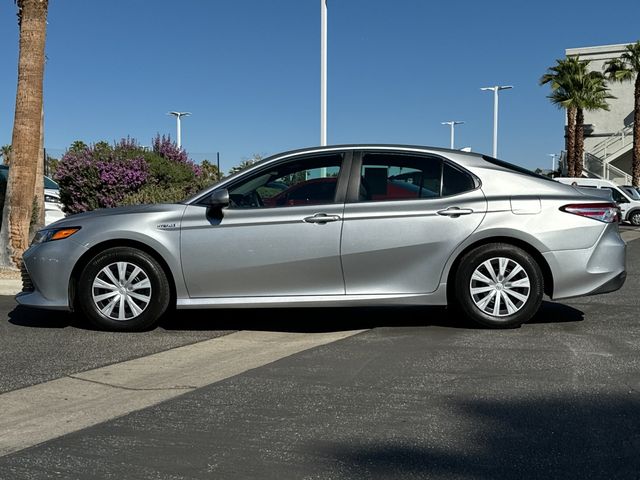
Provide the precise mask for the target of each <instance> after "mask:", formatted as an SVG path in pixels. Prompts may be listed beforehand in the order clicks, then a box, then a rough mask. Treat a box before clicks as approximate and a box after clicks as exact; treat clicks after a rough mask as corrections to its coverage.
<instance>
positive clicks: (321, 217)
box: [303, 213, 340, 224]
mask: <svg viewBox="0 0 640 480" xmlns="http://www.w3.org/2000/svg"><path fill="white" fill-rule="evenodd" d="M303 220H304V222H306V223H320V224H322V223H327V222H337V221H338V220H340V216H339V215H327V214H326V213H316V214H315V215H312V216H311V217H305V218H304V219H303Z"/></svg>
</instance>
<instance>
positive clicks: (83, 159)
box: [54, 135, 208, 213]
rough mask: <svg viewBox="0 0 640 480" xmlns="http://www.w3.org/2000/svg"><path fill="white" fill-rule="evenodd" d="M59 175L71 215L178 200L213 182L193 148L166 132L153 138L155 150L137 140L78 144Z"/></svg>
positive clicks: (63, 161)
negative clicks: (192, 156) (191, 153)
mask: <svg viewBox="0 0 640 480" xmlns="http://www.w3.org/2000/svg"><path fill="white" fill-rule="evenodd" d="M54 179H55V180H56V181H57V182H58V183H59V184H60V200H61V202H62V203H63V205H64V210H65V211H66V212H67V213H80V212H86V211H88V210H94V209H96V208H110V207H117V206H119V205H131V204H138V203H159V202H177V201H180V200H183V199H184V198H186V197H187V196H189V195H192V194H194V193H196V192H197V191H198V190H200V189H202V188H204V187H205V186H206V185H205V183H208V181H205V175H203V174H202V169H201V167H200V166H199V165H196V164H195V163H194V162H193V161H192V160H191V159H190V158H189V156H188V155H187V152H186V151H185V150H184V149H181V148H178V147H177V145H176V144H175V143H174V142H172V141H171V138H170V137H165V136H162V137H161V136H160V135H157V136H156V138H154V139H153V142H152V150H151V151H148V150H146V149H144V148H142V147H141V146H139V145H138V144H137V142H136V141H135V140H133V139H131V138H126V139H122V140H120V142H118V143H115V144H114V145H113V146H112V145H109V144H108V143H106V142H98V143H96V144H95V145H91V146H87V145H85V144H84V143H82V142H75V143H74V144H73V145H72V146H71V147H70V148H69V150H68V151H67V153H66V154H65V155H64V156H63V157H62V159H61V160H60V162H59V165H58V169H57V171H56V173H55V175H54Z"/></svg>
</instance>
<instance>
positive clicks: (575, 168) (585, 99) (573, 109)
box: [540, 56, 614, 177]
mask: <svg viewBox="0 0 640 480" xmlns="http://www.w3.org/2000/svg"><path fill="white" fill-rule="evenodd" d="M588 66H589V62H588V61H582V60H580V58H579V57H577V56H576V57H569V58H567V59H566V60H556V65H555V66H554V67H551V68H549V70H548V72H547V73H546V74H545V75H543V76H542V77H541V78H540V84H541V85H543V84H546V83H550V84H551V94H550V95H549V96H548V98H549V99H551V102H552V103H553V104H555V105H557V106H558V107H560V108H564V109H566V110H567V135H566V150H567V166H568V170H569V172H568V173H569V176H570V177H580V176H582V170H583V157H584V111H585V110H590V111H591V110H600V109H604V110H608V109H609V106H608V105H607V99H609V98H614V97H613V96H611V95H610V94H609V89H608V88H607V86H606V82H605V78H604V76H603V75H602V74H601V73H599V72H589V71H588Z"/></svg>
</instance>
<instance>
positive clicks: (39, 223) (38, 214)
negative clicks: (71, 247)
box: [29, 108, 44, 240]
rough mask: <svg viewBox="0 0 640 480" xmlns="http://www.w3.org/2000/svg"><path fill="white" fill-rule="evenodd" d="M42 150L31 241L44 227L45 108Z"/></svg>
mask: <svg viewBox="0 0 640 480" xmlns="http://www.w3.org/2000/svg"><path fill="white" fill-rule="evenodd" d="M39 146H40V149H39V150H38V164H37V168H36V182H35V185H34V186H33V198H34V204H33V207H34V208H35V209H36V211H35V212H34V213H35V215H33V219H34V220H35V221H34V222H33V225H31V231H30V232H29V240H31V238H33V235H35V233H36V232H37V231H38V230H40V229H41V228H42V227H43V226H44V183H43V182H42V181H41V180H40V179H42V178H43V177H44V108H43V109H42V113H41V114H40V145H39Z"/></svg>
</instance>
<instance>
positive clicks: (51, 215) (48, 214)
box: [44, 176, 65, 225]
mask: <svg viewBox="0 0 640 480" xmlns="http://www.w3.org/2000/svg"><path fill="white" fill-rule="evenodd" d="M64 217H65V213H64V212H63V211H62V203H60V187H59V186H58V184H57V183H56V182H54V181H53V180H51V179H50V178H49V177H47V176H45V177H44V224H45V225H49V224H50V223H53V222H57V221H58V220H60V219H62V218H64Z"/></svg>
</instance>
